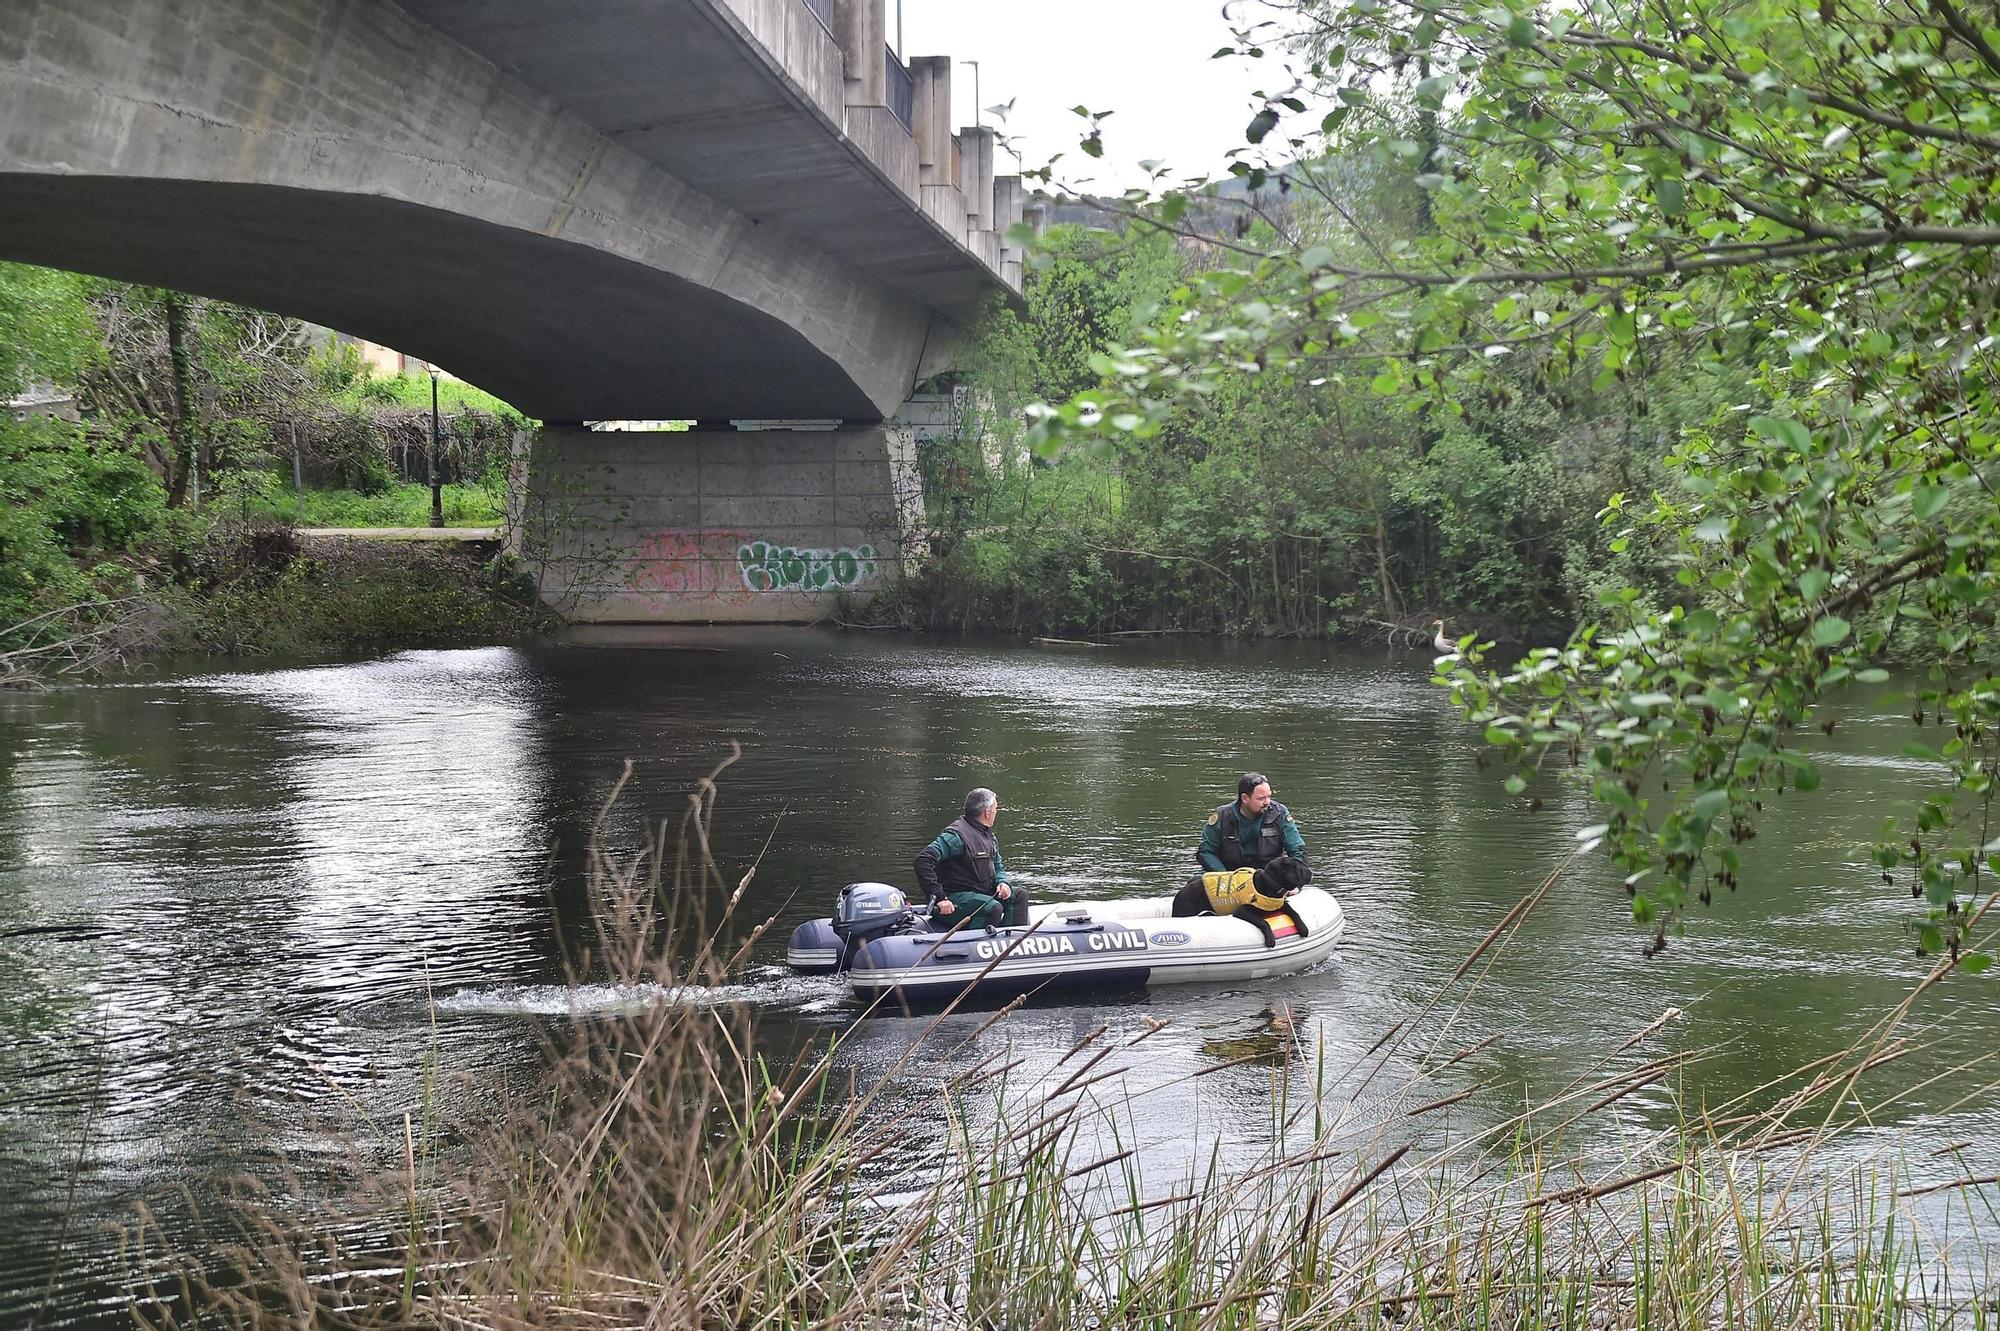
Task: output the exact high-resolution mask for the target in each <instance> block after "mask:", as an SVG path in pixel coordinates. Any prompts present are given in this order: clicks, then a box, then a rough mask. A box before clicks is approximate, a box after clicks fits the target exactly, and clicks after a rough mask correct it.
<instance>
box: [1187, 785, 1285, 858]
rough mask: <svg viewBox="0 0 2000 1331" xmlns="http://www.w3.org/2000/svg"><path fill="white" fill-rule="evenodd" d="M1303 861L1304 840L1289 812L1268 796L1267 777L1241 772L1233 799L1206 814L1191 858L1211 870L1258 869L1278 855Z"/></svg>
mask: <svg viewBox="0 0 2000 1331" xmlns="http://www.w3.org/2000/svg"><path fill="white" fill-rule="evenodd" d="M1281 855H1282V856H1289V857H1290V858H1292V859H1295V860H1297V861H1298V862H1299V863H1300V864H1304V863H1305V862H1306V840H1305V838H1304V837H1302V836H1300V835H1299V825H1298V824H1297V823H1295V822H1293V821H1292V811H1291V810H1290V809H1287V808H1286V807H1285V806H1284V805H1282V804H1280V803H1278V802H1277V801H1276V800H1274V799H1272V798H1271V778H1269V777H1267V776H1265V775H1264V774H1263V773H1262V772H1245V773H1244V774H1243V779H1242V780H1241V781H1238V782H1237V783H1236V798H1235V800H1234V801H1232V802H1231V803H1228V804H1225V805H1223V806H1222V807H1221V808H1219V809H1217V810H1216V811H1215V812H1214V813H1211V814H1210V815H1208V826H1206V827H1204V828H1202V829H1201V849H1200V850H1198V851H1196V852H1195V858H1196V859H1198V860H1200V861H1201V867H1202V868H1204V869H1207V870H1208V871H1209V872H1211V873H1218V872H1221V871H1223V870H1225V869H1246V868H1248V869H1261V868H1263V867H1264V866H1265V865H1267V864H1269V863H1270V862H1271V861H1272V860H1275V859H1277V858H1278V857H1279V856H1281Z"/></svg>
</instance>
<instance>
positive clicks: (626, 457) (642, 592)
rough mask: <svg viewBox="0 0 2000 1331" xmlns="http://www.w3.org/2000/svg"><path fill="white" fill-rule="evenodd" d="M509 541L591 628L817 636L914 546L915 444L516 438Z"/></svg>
mask: <svg viewBox="0 0 2000 1331" xmlns="http://www.w3.org/2000/svg"><path fill="white" fill-rule="evenodd" d="M516 462H517V467H516V474H515V485H514V493H513V497H512V502H511V504H510V510H511V511H510V515H509V516H510V519H511V521H510V531H511V536H510V540H511V543H512V547H513V549H514V551H515V553H516V555H517V556H518V557H519V558H520V560H521V561H522V564H523V567H524V568H526V569H527V570H528V571H529V572H530V573H532V574H533V575H534V576H535V577H536V579H537V580H538V582H539V584H540V586H541V590H542V597H543V599H544V600H545V601H547V602H548V603H549V604H550V605H551V606H553V607H554V608H555V609H557V610H558V611H560V612H561V613H562V614H564V615H566V616H568V617H569V618H571V619H574V620H578V621H582V622H590V623H654V624H670V623H708V622H715V621H729V622H735V623H811V622H814V621H817V620H824V619H829V618H834V617H837V616H838V615H839V614H840V612H841V611H842V610H843V609H844V608H845V607H847V606H849V605H851V604H852V603H853V602H855V601H857V600H865V599H866V598H868V597H869V596H872V595H873V594H874V593H876V592H878V591H881V590H883V589H885V588H888V587H890V586H893V585H894V584H895V583H896V582H897V581H899V580H900V579H901V577H902V576H903V573H904V570H905V568H906V567H907V566H908V564H909V563H910V562H911V561H912V560H913V558H914V552H915V550H916V549H917V548H918V545H919V543H920V542H921V541H922V540H923V539H924V532H923V530H922V528H923V496H922V488H921V483H920V481H919V478H918V475H917V468H916V444H915V440H914V437H913V436H912V435H911V433H910V432H909V431H908V430H906V429H902V428H898V427H894V426H886V425H866V426H842V427H840V428H826V429H817V430H790V429H782V430H754V431H753V430H734V429H731V430H692V431H686V432H672V431H636V430H635V431H594V430H587V429H583V428H581V427H569V426H551V427H547V428H545V429H543V430H542V431H540V432H539V434H537V435H532V436H523V438H522V440H521V441H520V442H519V445H518V447H517V457H516Z"/></svg>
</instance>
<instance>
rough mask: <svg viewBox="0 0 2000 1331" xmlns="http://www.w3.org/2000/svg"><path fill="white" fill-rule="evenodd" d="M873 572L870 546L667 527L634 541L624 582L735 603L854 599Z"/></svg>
mask: <svg viewBox="0 0 2000 1331" xmlns="http://www.w3.org/2000/svg"><path fill="white" fill-rule="evenodd" d="M880 572H881V569H880V562H879V560H878V559H877V556H876V554H875V547H874V546H872V545H862V546H848V547H839V548H833V549H801V548H799V547H796V546H789V545H780V544H778V543H777V542H775V541H771V540H765V539H761V538H759V537H756V536H753V535H752V534H751V533H750V532H747V531H742V530H735V529H726V528H719V527H672V528H668V529H667V530H664V531H656V532H651V533H649V534H647V535H646V536H643V537H641V538H640V539H639V543H638V548H637V549H636V550H635V551H634V552H633V555H632V558H631V561H630V564H629V566H628V568H627V570H626V578H625V580H626V584H627V585H628V586H629V587H631V589H632V590H633V591H638V592H656V593H660V594H662V595H666V596H672V597H676V598H693V597H714V598H717V599H720V600H725V601H742V600H746V599H755V596H756V594H758V593H762V592H844V591H854V590H856V589H858V588H861V587H865V586H867V585H868V584H870V583H872V582H874V581H875V580H876V578H877V577H878V576H879V574H880Z"/></svg>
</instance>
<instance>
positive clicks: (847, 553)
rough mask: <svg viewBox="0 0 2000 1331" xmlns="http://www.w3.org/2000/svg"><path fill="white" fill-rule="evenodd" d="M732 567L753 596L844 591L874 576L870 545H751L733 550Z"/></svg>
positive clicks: (874, 564) (875, 569)
mask: <svg viewBox="0 0 2000 1331" xmlns="http://www.w3.org/2000/svg"><path fill="white" fill-rule="evenodd" d="M736 566H737V568H738V569H739V570H740V571H741V572H742V574H743V585H744V586H745V587H747V588H749V589H750V590H751V591H753V592H826V591H848V590H850V589H852V588H855V587H859V586H861V585H863V584H864V583H868V582H872V581H873V580H874V578H875V575H876V572H877V568H876V563H875V547H874V546H872V545H864V546H859V547H857V548H855V549H851V550H850V549H839V550H799V549H795V548H793V547H792V546H788V545H787V546H778V545H773V544H771V543H770V542H769V541H751V542H749V543H748V544H746V545H740V546H738V547H737V548H736Z"/></svg>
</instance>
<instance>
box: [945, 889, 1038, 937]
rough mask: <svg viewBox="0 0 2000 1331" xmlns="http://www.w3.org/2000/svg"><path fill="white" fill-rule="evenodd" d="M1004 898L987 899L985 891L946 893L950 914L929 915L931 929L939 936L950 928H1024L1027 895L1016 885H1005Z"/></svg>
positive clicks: (992, 897)
mask: <svg viewBox="0 0 2000 1331" xmlns="http://www.w3.org/2000/svg"><path fill="white" fill-rule="evenodd" d="M1007 893H1008V896H1007V899H1006V900H1005V901H1002V900H1001V899H1000V898H999V897H996V896H990V895H988V894H987V893H985V892H978V891H965V892H948V893H946V894H945V900H947V901H949V902H951V914H949V915H940V914H938V913H937V912H936V911H935V910H933V911H932V912H931V928H933V929H935V930H937V931H938V932H939V933H943V932H944V931H946V930H947V929H951V928H953V927H959V928H965V929H998V928H999V927H1000V926H1002V925H1025V924H1026V923H1027V922H1028V894H1027V893H1026V892H1025V891H1023V890H1022V888H1021V885H1020V884H1019V883H1009V884H1007Z"/></svg>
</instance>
